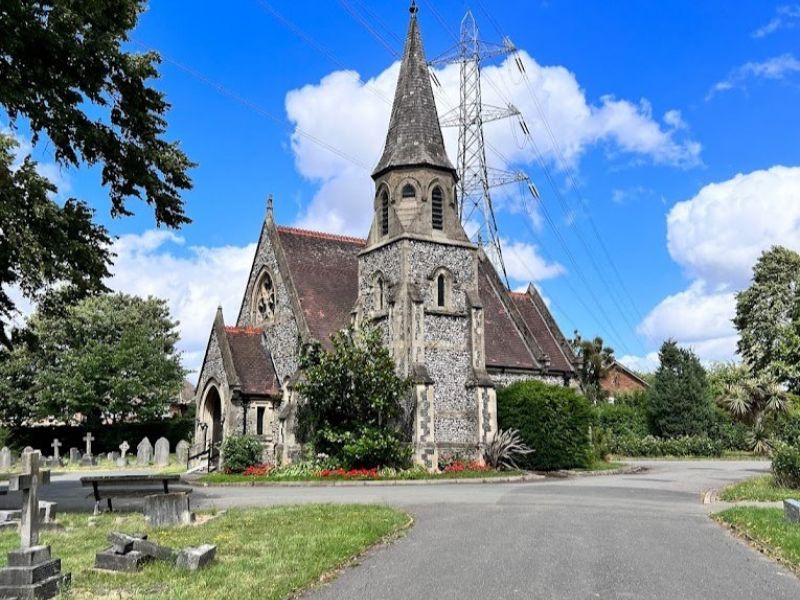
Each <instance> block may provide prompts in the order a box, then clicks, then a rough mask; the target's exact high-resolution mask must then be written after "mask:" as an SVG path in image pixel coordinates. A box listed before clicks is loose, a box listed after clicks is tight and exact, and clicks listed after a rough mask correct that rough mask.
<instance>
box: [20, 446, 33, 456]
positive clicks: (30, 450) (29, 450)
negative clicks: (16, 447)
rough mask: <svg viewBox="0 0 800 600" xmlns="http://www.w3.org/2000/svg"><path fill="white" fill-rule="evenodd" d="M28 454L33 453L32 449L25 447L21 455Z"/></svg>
mask: <svg viewBox="0 0 800 600" xmlns="http://www.w3.org/2000/svg"><path fill="white" fill-rule="evenodd" d="M28 452H33V448H32V447H31V446H25V447H24V448H23V449H22V453H23V454H27V453H28Z"/></svg>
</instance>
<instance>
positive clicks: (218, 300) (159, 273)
mask: <svg viewBox="0 0 800 600" xmlns="http://www.w3.org/2000/svg"><path fill="white" fill-rule="evenodd" d="M183 246H184V240H183V238H181V237H179V236H178V235H176V234H174V233H172V232H169V231H163V230H149V231H145V232H144V233H142V234H139V235H123V236H121V237H120V238H119V239H118V240H117V241H116V242H115V243H114V248H113V250H114V252H116V254H117V257H116V259H115V261H114V263H115V264H114V267H113V268H112V273H113V275H112V277H111V279H110V281H109V282H108V286H109V287H110V288H112V289H114V290H116V291H122V292H126V293H129V294H136V295H139V296H148V295H152V296H157V297H159V298H164V299H166V300H167V301H168V303H169V307H170V312H171V314H172V317H173V318H175V319H178V320H179V321H180V331H181V344H180V349H181V350H182V351H183V352H184V355H183V364H184V366H185V367H186V368H187V369H191V370H194V371H196V370H198V369H199V368H200V366H201V362H202V360H203V354H204V352H205V349H206V344H207V342H208V335H209V331H210V328H211V323H212V320H213V318H214V313H215V311H216V309H217V306H222V309H223V312H224V314H225V320H226V322H228V323H229V324H230V323H234V322H235V320H236V318H237V316H238V314H239V305H240V303H241V300H242V293H243V290H244V287H245V284H246V282H247V276H248V274H249V272H250V266H251V264H252V261H253V255H254V254H255V244H254V243H253V244H248V245H247V246H243V247H239V246H219V247H206V246H190V247H188V248H185V249H184V248H183ZM178 250H184V251H183V252H176V251H178ZM221 282H222V283H221ZM196 376H197V374H196V373H195V374H194V375H193V376H191V378H192V379H193V380H194V378H196Z"/></svg>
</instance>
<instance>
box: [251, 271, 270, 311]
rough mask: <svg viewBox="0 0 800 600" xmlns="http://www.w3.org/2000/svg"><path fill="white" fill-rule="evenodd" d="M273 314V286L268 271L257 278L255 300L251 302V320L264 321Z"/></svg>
mask: <svg viewBox="0 0 800 600" xmlns="http://www.w3.org/2000/svg"><path fill="white" fill-rule="evenodd" d="M274 316H275V286H274V285H273V283H272V277H270V276H269V273H266V272H265V273H263V274H262V275H261V277H260V278H259V280H258V287H257V288H256V294H255V301H254V302H253V321H255V322H256V323H265V322H268V321H272V318H273V317H274Z"/></svg>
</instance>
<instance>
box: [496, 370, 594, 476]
mask: <svg viewBox="0 0 800 600" xmlns="http://www.w3.org/2000/svg"><path fill="white" fill-rule="evenodd" d="M592 418H593V413H592V407H591V405H590V404H589V402H588V401H587V400H586V398H584V397H583V396H581V395H580V394H579V393H578V392H576V391H575V390H573V389H571V388H568V387H560V386H554V385H546V384H544V383H542V382H540V381H518V382H516V383H514V384H512V385H510V386H508V387H506V388H503V389H500V390H498V392H497V424H498V427H499V428H500V429H516V430H517V431H519V433H520V436H521V437H522V439H523V441H524V442H525V444H527V445H528V446H529V447H530V448H532V449H533V450H534V452H533V453H532V454H528V455H527V456H525V457H522V458H520V460H519V464H520V466H521V467H523V468H526V469H536V470H554V469H571V468H588V467H589V466H590V465H591V463H592V459H593V452H592V445H591V442H590V438H589V428H590V426H591V424H592Z"/></svg>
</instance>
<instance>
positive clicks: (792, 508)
mask: <svg viewBox="0 0 800 600" xmlns="http://www.w3.org/2000/svg"><path fill="white" fill-rule="evenodd" d="M783 516H784V518H785V519H786V520H787V521H788V522H789V523H797V524H798V525H800V500H792V499H789V498H787V499H786V500H784V501H783Z"/></svg>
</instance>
